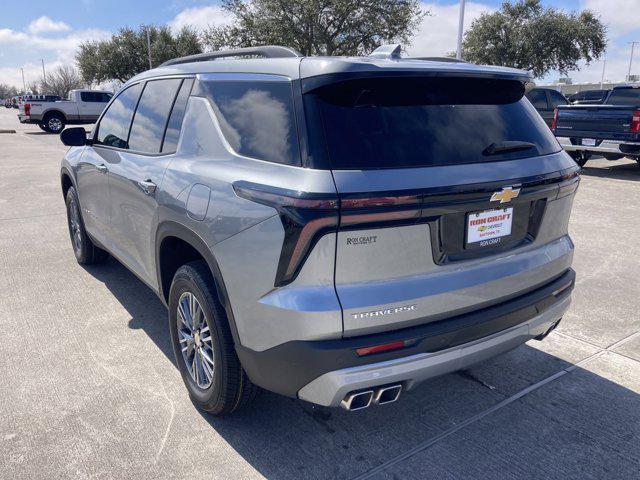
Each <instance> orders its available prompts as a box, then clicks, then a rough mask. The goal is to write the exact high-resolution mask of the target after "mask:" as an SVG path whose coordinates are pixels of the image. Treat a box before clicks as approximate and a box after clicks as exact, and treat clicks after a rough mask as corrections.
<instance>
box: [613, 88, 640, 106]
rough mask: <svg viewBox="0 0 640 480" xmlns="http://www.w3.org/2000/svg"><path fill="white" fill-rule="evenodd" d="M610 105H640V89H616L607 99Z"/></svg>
mask: <svg viewBox="0 0 640 480" xmlns="http://www.w3.org/2000/svg"><path fill="white" fill-rule="evenodd" d="M607 104H608V105H634V106H635V105H640V88H616V89H614V90H612V91H611V95H609V98H608V99H607Z"/></svg>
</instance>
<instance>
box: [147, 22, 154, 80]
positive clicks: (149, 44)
mask: <svg viewBox="0 0 640 480" xmlns="http://www.w3.org/2000/svg"><path fill="white" fill-rule="evenodd" d="M147 53H148V54H149V70H151V69H152V68H153V66H152V65H151V36H150V35H149V27H147Z"/></svg>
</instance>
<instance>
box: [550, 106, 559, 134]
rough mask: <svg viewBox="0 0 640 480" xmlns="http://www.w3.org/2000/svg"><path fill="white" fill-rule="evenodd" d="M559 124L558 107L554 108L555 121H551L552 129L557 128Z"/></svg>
mask: <svg viewBox="0 0 640 480" xmlns="http://www.w3.org/2000/svg"><path fill="white" fill-rule="evenodd" d="M557 124H558V109H557V108H554V109H553V121H552V122H551V130H555V129H556V125H557Z"/></svg>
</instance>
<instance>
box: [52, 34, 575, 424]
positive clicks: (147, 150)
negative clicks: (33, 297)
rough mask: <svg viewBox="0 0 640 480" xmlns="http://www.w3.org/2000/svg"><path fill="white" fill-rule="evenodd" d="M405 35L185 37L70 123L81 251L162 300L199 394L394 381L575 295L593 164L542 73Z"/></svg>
mask: <svg viewBox="0 0 640 480" xmlns="http://www.w3.org/2000/svg"><path fill="white" fill-rule="evenodd" d="M400 51H401V46H400V45H391V46H382V47H379V48H378V49H377V50H376V51H375V52H373V54H372V56H369V57H366V58H353V57H324V58H319V57H306V58H305V57H302V56H301V55H300V54H299V53H297V52H295V51H294V50H292V49H290V48H286V47H276V46H270V47H269V46H268V47H253V48H244V49H239V50H230V51H226V52H225V51H223V52H215V53H206V54H200V55H194V56H191V57H186V58H178V59H174V60H170V61H168V62H166V63H164V64H163V65H160V66H159V67H158V68H156V69H154V70H150V71H147V72H144V73H141V74H140V75H137V76H136V77H134V78H132V79H130V80H129V81H128V82H127V83H126V84H125V85H124V86H123V88H122V89H121V90H120V92H118V94H117V96H116V97H115V98H114V99H113V101H112V102H111V103H110V104H109V106H108V107H106V109H105V111H104V113H103V114H102V116H101V118H100V119H99V120H98V122H97V123H96V125H95V127H94V128H93V130H92V133H91V136H90V137H89V138H88V137H87V132H86V131H85V129H84V128H77V127H76V128H67V129H66V130H65V131H63V132H62V134H61V135H60V140H61V141H62V142H63V143H64V144H65V145H67V146H69V147H72V148H70V149H69V150H68V151H67V152H66V154H65V156H64V159H63V162H62V168H61V172H60V173H61V179H60V180H61V186H62V191H63V195H64V198H65V201H66V205H67V215H68V217H67V219H68V226H69V235H70V240H71V244H72V247H73V252H74V254H75V256H76V260H77V261H78V263H80V264H85V265H88V264H95V263H100V262H104V261H105V260H106V259H107V257H108V255H109V254H108V253H107V252H111V253H113V255H114V257H115V258H117V259H118V260H119V261H121V262H122V264H123V265H125V266H126V267H127V268H129V269H130V270H131V271H132V272H134V273H135V274H136V275H137V276H138V277H139V278H140V279H141V280H142V281H143V282H145V283H146V284H147V285H149V286H150V287H151V288H152V289H153V290H154V292H155V293H157V294H158V296H159V297H160V299H161V300H162V301H163V302H165V304H166V305H167V306H168V313H169V322H168V323H169V325H168V327H169V328H168V330H169V331H170V337H171V342H172V345H173V349H174V353H175V360H176V366H177V367H178V369H179V370H180V373H181V375H182V378H183V380H184V383H185V386H186V388H187V390H188V391H189V394H190V395H191V398H192V400H193V402H194V404H195V405H197V406H198V407H200V408H201V409H203V410H205V411H207V412H210V413H213V414H224V413H231V412H233V411H234V410H236V409H238V408H239V407H241V406H242V405H244V404H246V403H248V402H249V401H250V400H251V398H253V395H254V393H255V385H258V386H260V387H263V388H265V389H267V390H271V391H273V392H276V393H280V394H283V395H288V396H290V397H294V398H300V399H302V400H305V401H308V402H312V403H316V404H318V405H322V406H325V407H329V406H334V407H338V406H341V407H342V408H345V409H347V410H359V409H362V408H366V407H368V406H369V405H381V404H385V403H391V402H394V401H396V400H397V399H398V396H399V395H400V393H401V391H403V390H407V389H411V388H413V387H414V386H415V385H416V384H417V383H419V382H421V381H424V380H427V379H429V378H432V377H435V376H437V375H442V374H444V373H447V372H452V371H455V370H458V369H461V368H468V367H469V366H470V365H472V364H474V363H476V362H478V361H480V360H484V359H487V358H490V357H492V356H494V355H497V354H499V353H501V352H505V351H508V350H511V349H512V348H514V347H516V346H517V345H519V344H521V343H524V342H525V341H527V340H529V339H532V338H537V339H542V338H544V337H545V336H546V335H547V334H548V333H549V332H550V331H552V330H553V329H554V328H555V327H556V325H557V324H558V322H559V321H560V319H561V317H562V316H563V314H564V313H565V311H566V310H567V308H568V307H569V303H570V302H571V290H572V288H573V285H574V278H575V273H574V272H573V270H572V269H571V261H572V257H573V242H572V241H571V239H570V237H569V234H568V232H567V224H568V222H569V215H570V213H571V205H572V202H573V195H574V192H575V190H576V188H577V187H578V183H579V181H580V178H579V176H578V172H579V170H580V169H579V168H578V166H577V165H576V164H575V163H574V162H573V160H571V158H570V157H569V155H567V153H566V152H564V151H562V149H561V148H560V145H559V144H558V142H557V141H556V139H555V138H554V136H553V134H552V133H551V130H549V128H547V126H546V125H545V124H544V122H543V121H542V119H541V118H540V116H539V115H538V114H537V113H536V111H535V109H534V108H533V106H532V105H531V103H530V102H529V101H528V100H526V99H525V98H524V93H525V84H526V83H528V82H530V81H531V76H530V75H529V74H528V73H527V72H524V71H521V70H515V69H512V68H500V67H486V66H479V65H473V64H470V63H454V62H450V61H447V62H444V61H440V60H419V59H402V58H398V57H397V56H395V57H394V56H393V55H398V54H399V52H400ZM241 56H246V57H258V56H261V57H265V58H260V59H258V58H248V59H246V60H241V59H239V57H241ZM225 58H228V60H225ZM86 296H87V295H86V294H84V293H83V292H80V294H79V295H77V302H78V308H82V306H83V302H84V300H85V299H86ZM131 368H136V367H135V365H133V364H132V365H131ZM384 418H385V420H384V421H386V418H389V417H387V416H385V417H384Z"/></svg>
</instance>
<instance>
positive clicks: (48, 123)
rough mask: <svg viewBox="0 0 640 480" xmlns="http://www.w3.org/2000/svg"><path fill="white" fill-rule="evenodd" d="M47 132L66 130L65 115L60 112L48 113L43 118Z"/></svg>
mask: <svg viewBox="0 0 640 480" xmlns="http://www.w3.org/2000/svg"><path fill="white" fill-rule="evenodd" d="M42 123H43V125H44V127H45V128H44V130H45V132H49V133H60V132H62V130H64V127H65V122H64V117H63V116H62V115H61V114H60V113H58V112H51V113H47V114H46V115H45V117H44V119H43V120H42Z"/></svg>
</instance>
